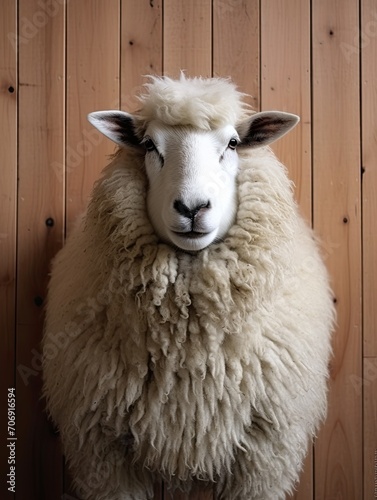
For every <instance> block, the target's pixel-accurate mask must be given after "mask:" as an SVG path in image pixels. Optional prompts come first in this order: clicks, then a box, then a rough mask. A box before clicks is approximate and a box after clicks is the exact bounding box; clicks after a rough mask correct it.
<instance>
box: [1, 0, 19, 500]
mask: <svg viewBox="0 0 377 500" xmlns="http://www.w3.org/2000/svg"><path fill="white" fill-rule="evenodd" d="M0 26H1V31H0V138H1V139H0V140H1V151H2V167H1V172H0V256H1V259H0V355H1V363H0V364H1V408H2V411H1V416H0V428H1V453H0V470H1V471H2V481H1V486H0V497H1V498H4V499H5V498H14V495H13V494H12V493H11V492H10V491H8V487H10V486H11V485H10V484H7V481H8V480H9V479H10V477H9V476H7V474H8V473H10V465H11V464H8V456H9V453H8V451H9V448H7V444H8V441H7V438H8V437H9V435H8V433H7V424H8V418H7V412H6V410H5V409H6V408H7V404H8V401H7V399H8V388H14V387H15V377H14V364H15V348H14V346H15V311H16V217H17V212H16V207H17V205H16V200H17V95H18V92H17V45H16V38H17V5H16V4H15V3H14V2H13V1H12V0H6V1H5V2H4V3H3V4H2V9H1V17H0ZM16 449H17V448H16Z"/></svg>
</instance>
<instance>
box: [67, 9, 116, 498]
mask: <svg viewBox="0 0 377 500" xmlns="http://www.w3.org/2000/svg"><path fill="white" fill-rule="evenodd" d="M120 22H121V20H120V0H109V1H104V0H82V1H80V2H68V3H67V49H66V50H67V118H66V134H67V147H66V183H67V188H66V218H67V222H66V233H67V234H69V233H70V231H71V230H72V228H73V227H74V225H75V222H76V220H77V218H78V216H79V215H80V214H81V213H82V212H84V210H85V208H86V206H87V202H88V198H89V196H90V193H91V191H92V187H93V184H94V182H95V181H96V180H97V179H98V178H99V176H100V172H101V171H102V169H103V168H104V167H105V166H106V164H107V163H108V158H107V156H108V155H110V154H112V153H113V152H114V151H115V144H113V143H112V142H111V141H109V140H108V139H107V138H105V136H103V135H102V134H101V133H100V132H98V131H97V130H96V129H94V127H92V126H91V125H90V124H89V122H88V121H87V114H88V113H90V112H91V111H98V110H103V109H118V108H119V100H120V99H119V94H120ZM64 490H65V494H66V495H67V496H68V497H70V496H73V497H75V495H76V493H75V490H74V488H73V486H72V483H71V478H70V475H69V473H68V472H67V468H66V477H65V485H64Z"/></svg>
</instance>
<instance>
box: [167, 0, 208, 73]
mask: <svg viewBox="0 0 377 500" xmlns="http://www.w3.org/2000/svg"><path fill="white" fill-rule="evenodd" d="M211 13H212V2H211V0H191V1H190V2H187V1H185V0H164V74H165V75H167V76H170V77H178V76H179V74H180V71H181V70H186V74H187V75H188V76H203V77H208V76H211V74H212V58H211V55H212V54H211V53H212V42H211V39H212V21H211V18H212V14H211Z"/></svg>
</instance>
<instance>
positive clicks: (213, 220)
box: [88, 111, 298, 251]
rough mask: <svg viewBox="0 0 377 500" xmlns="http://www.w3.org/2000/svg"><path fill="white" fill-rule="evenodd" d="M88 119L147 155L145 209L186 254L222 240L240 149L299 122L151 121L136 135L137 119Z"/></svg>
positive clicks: (279, 118)
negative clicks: (209, 124)
mask: <svg viewBox="0 0 377 500" xmlns="http://www.w3.org/2000/svg"><path fill="white" fill-rule="evenodd" d="M88 119H89V121H90V122H91V123H92V124H93V125H94V126H95V127H97V128H98V129H99V130H100V131H101V132H103V133H104V134H105V135H106V136H108V137H109V138H110V139H112V140H113V141H115V142H116V143H118V144H119V145H121V146H127V147H132V148H137V149H138V150H139V151H140V152H141V153H142V154H143V155H145V158H144V161H145V168H146V173H147V177H148V181H149V183H148V192H147V210H148V214H149V218H150V220H151V223H152V225H153V227H154V229H155V231H156V233H157V234H158V236H159V237H160V238H161V239H162V240H163V241H165V242H168V243H170V244H173V245H174V246H176V247H178V248H181V249H182V250H185V251H198V250H202V249H203V248H205V247H207V246H208V245H210V244H211V243H213V242H214V241H216V240H220V239H222V238H223V237H224V236H225V235H226V233H227V231H228V230H229V228H230V227H231V225H232V224H233V222H234V219H235V214H236V210H237V189H236V178H237V171H238V165H239V158H238V153H237V149H239V148H246V147H248V148H253V147H258V146H264V145H266V144H270V143H271V142H273V141H275V140H276V139H278V138H279V137H281V136H282V135H284V134H285V133H286V132H288V131H289V130H290V129H291V128H292V127H294V126H295V125H296V124H297V122H298V117H297V116H295V115H291V114H288V113H282V112H277V111H272V112H262V113H256V114H254V115H252V116H251V117H250V118H248V119H247V120H246V121H244V122H242V123H240V124H239V125H237V127H235V126H233V125H231V124H226V125H224V126H222V127H218V128H216V129H211V128H209V129H208V130H204V129H201V128H198V127H194V126H188V125H184V126H183V125H179V124H178V125H174V126H172V125H167V124H164V123H162V122H161V121H159V120H151V121H150V122H149V123H148V124H147V126H146V127H144V129H143V133H142V137H139V134H137V133H136V130H137V129H138V126H137V118H135V117H134V116H132V115H130V114H128V113H125V112H122V111H99V112H95V113H91V114H90V115H89V116H88Z"/></svg>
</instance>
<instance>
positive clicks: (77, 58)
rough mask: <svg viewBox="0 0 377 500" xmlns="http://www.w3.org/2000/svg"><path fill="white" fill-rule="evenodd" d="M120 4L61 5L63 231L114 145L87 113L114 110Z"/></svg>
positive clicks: (86, 0) (87, 0)
mask: <svg viewBox="0 0 377 500" xmlns="http://www.w3.org/2000/svg"><path fill="white" fill-rule="evenodd" d="M119 52H120V0H108V1H106V2H105V1H103V0H82V1H80V2H68V4H67V111H68V117H67V151H66V168H67V232H68V233H69V231H70V230H71V228H72V225H73V224H74V223H75V220H76V219H77V216H78V215H79V214H80V213H81V212H83V211H84V210H85V207H86V205H87V201H88V196H89V194H90V192H91V190H92V187H93V183H94V181H95V180H96V179H98V177H99V174H100V172H101V170H102V169H103V168H104V167H105V165H106V156H107V155H109V154H111V153H113V152H114V150H115V145H114V144H113V143H111V141H109V140H108V139H106V138H105V137H104V136H103V135H102V134H100V133H99V132H98V131H97V130H96V129H94V128H93V127H92V126H91V125H90V124H89V123H88V121H87V118H86V117H87V114H88V113H89V112H91V111H98V110H101V109H118V107H119V78H120V75H119V67H120V60H119Z"/></svg>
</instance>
